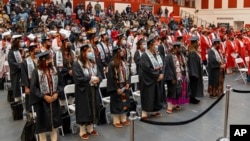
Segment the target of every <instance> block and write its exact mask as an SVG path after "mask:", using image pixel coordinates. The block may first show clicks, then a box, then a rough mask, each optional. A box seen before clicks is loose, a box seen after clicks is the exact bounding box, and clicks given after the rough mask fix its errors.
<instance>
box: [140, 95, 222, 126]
mask: <svg viewBox="0 0 250 141" xmlns="http://www.w3.org/2000/svg"><path fill="white" fill-rule="evenodd" d="M224 96H225V92H224V93H223V94H222V95H221V96H220V97H219V98H218V99H217V100H216V101H214V102H213V104H211V105H210V106H209V107H208V108H207V109H206V110H205V111H203V112H202V113H200V114H199V115H197V116H196V117H194V118H192V119H189V120H185V121H178V122H160V121H152V120H145V119H141V121H142V122H145V123H148V124H154V125H168V126H176V125H184V124H188V123H190V122H193V121H195V120H197V119H199V118H200V117H202V116H203V115H205V114H206V113H207V112H209V111H210V110H211V109H212V108H213V107H214V106H215V105H216V104H217V103H219V102H220V100H221V99H222V98H223V97H224Z"/></svg>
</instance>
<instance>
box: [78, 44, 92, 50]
mask: <svg viewBox="0 0 250 141" xmlns="http://www.w3.org/2000/svg"><path fill="white" fill-rule="evenodd" d="M89 47H90V46H89V44H86V43H85V44H83V45H81V46H80V47H79V48H80V50H81V51H82V50H84V49H86V48H89Z"/></svg>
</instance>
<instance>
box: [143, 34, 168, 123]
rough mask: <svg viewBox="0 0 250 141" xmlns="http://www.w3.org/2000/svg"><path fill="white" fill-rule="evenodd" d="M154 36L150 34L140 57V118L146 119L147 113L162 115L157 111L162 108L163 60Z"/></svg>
mask: <svg viewBox="0 0 250 141" xmlns="http://www.w3.org/2000/svg"><path fill="white" fill-rule="evenodd" d="M155 38H156V36H155V35H154V34H151V35H150V36H149V37H148V40H147V50H146V51H145V53H143V54H142V56H141V59H140V67H141V70H140V74H139V76H140V78H141V82H140V83H141V105H142V118H143V119H148V115H147V114H150V115H152V116H162V114H161V113H160V112H158V111H159V110H160V109H161V108H162V103H161V102H162V101H161V98H162V97H161V95H162V94H161V88H160V86H161V81H162V80H163V78H164V65H163V60H162V58H161V56H160V55H159V54H157V50H158V49H157V47H158V46H157V44H156V41H155Z"/></svg>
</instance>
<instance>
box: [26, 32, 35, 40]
mask: <svg viewBox="0 0 250 141" xmlns="http://www.w3.org/2000/svg"><path fill="white" fill-rule="evenodd" d="M27 38H28V39H29V40H31V41H34V40H35V38H36V36H35V35H34V34H32V33H31V34H29V35H28V36H27Z"/></svg>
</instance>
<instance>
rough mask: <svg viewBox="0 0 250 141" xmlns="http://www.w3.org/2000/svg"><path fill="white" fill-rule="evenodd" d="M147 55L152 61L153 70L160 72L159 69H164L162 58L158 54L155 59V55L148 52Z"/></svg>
mask: <svg viewBox="0 0 250 141" xmlns="http://www.w3.org/2000/svg"><path fill="white" fill-rule="evenodd" d="M146 54H147V56H148V57H149V59H150V62H151V63H152V64H153V68H154V70H159V69H162V67H163V62H162V59H161V56H160V55H159V54H156V58H155V57H154V55H153V54H152V53H151V52H150V51H148V50H146Z"/></svg>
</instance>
